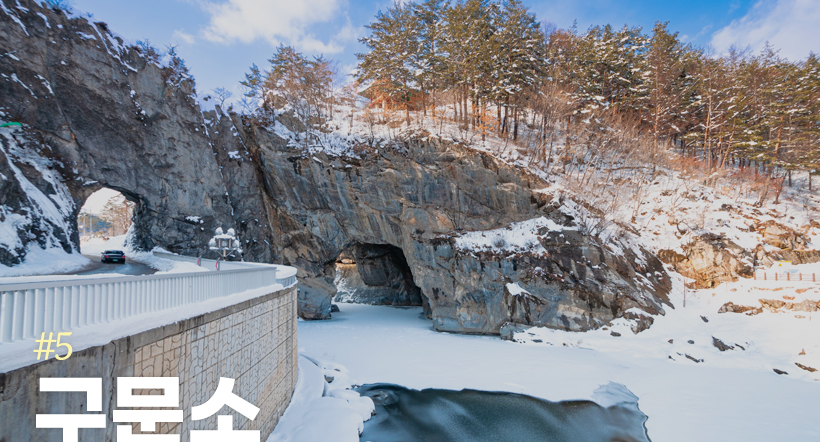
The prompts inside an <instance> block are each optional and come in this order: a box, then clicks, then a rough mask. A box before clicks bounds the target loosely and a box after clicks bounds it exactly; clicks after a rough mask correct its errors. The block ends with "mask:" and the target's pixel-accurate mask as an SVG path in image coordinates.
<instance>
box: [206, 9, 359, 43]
mask: <svg viewBox="0 0 820 442" xmlns="http://www.w3.org/2000/svg"><path fill="white" fill-rule="evenodd" d="M343 1H344V0H227V1H225V2H222V3H210V2H204V3H201V4H202V5H203V8H204V9H205V10H206V11H207V12H208V13H210V14H211V21H210V23H209V25H208V26H207V27H206V28H205V29H204V30H203V36H204V37H205V38H206V39H208V40H210V41H214V42H219V43H233V42H242V43H251V42H253V41H256V40H264V41H267V42H268V43H270V44H271V45H274V46H277V45H279V44H280V43H284V44H288V45H293V46H295V47H297V48H299V49H300V50H303V51H307V52H322V53H337V52H341V51H342V50H343V49H344V45H345V43H346V42H347V41H349V38H350V37H349V35H350V34H351V31H350V29H349V28H350V27H351V26H350V24H349V22H348V24H347V25H343V26H342V28H341V30H340V31H338V32H337V34H336V36H334V37H332V38H330V40H329V41H327V42H325V41H322V40H321V39H319V38H317V37H316V36H315V35H314V34H313V33H311V32H310V31H309V29H310V28H311V27H312V26H315V25H320V24H331V25H332V24H333V22H335V21H336V20H337V18H338V17H340V16H342V17H344V15H343V14H342V13H340V9H341V5H342V2H343ZM353 34H355V33H353Z"/></svg>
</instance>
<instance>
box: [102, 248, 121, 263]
mask: <svg viewBox="0 0 820 442" xmlns="http://www.w3.org/2000/svg"><path fill="white" fill-rule="evenodd" d="M100 262H116V263H122V264H125V253H124V252H123V251H122V250H106V251H105V252H102V255H101V258H100Z"/></svg>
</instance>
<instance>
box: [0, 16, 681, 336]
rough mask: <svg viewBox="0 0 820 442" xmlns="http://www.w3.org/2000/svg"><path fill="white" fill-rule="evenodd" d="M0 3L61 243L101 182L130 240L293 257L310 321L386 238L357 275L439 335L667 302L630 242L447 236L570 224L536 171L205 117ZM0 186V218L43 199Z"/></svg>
mask: <svg viewBox="0 0 820 442" xmlns="http://www.w3.org/2000/svg"><path fill="white" fill-rule="evenodd" d="M0 3H2V4H3V5H4V6H3V10H2V11H0V23H2V26H0V53H5V55H4V56H3V57H2V58H0V88H1V89H0V94H2V97H3V100H2V101H1V102H0V112H2V115H0V118H2V119H3V120H5V121H20V122H22V123H23V124H24V128H23V129H22V130H18V131H16V132H14V135H9V136H13V137H16V139H18V140H17V141H16V142H15V143H16V144H17V145H18V146H23V147H21V149H23V150H24V151H25V152H27V154H30V155H35V156H36V157H37V158H39V159H40V160H42V162H44V163H48V164H49V165H50V166H49V167H50V168H51V169H49V170H53V171H54V172H53V173H54V176H56V177H58V178H59V179H58V181H59V183H57V184H56V186H57V187H59V188H61V189H64V191H65V193H66V194H67V195H68V197H67V198H68V199H69V200H70V201H69V204H68V207H67V208H66V209H65V211H64V213H61V214H60V215H59V216H57V218H59V219H60V221H61V222H62V225H57V226H56V227H54V226H53V228H52V230H53V231H54V232H56V233H53V234H48V235H51V236H53V237H54V238H55V241H56V242H57V243H60V244H62V245H63V246H64V248H66V249H67V250H68V249H71V247H72V246H76V245H77V243H78V238H77V229H76V224H77V221H76V215H77V212H78V210H79V208H80V207H81V206H82V204H83V202H84V201H85V199H86V198H87V197H88V195H90V194H91V193H92V192H93V191H95V190H97V189H99V188H101V187H103V186H104V187H109V188H112V189H115V190H118V191H120V192H122V193H123V194H124V195H126V197H127V198H129V199H131V200H132V201H134V202H136V203H137V207H136V211H135V227H134V228H135V234H136V241H137V245H138V246H140V247H143V248H151V247H154V246H162V247H165V248H167V249H169V250H171V251H174V252H179V253H185V254H193V255H198V254H203V253H207V252H206V251H205V249H204V245H205V244H206V241H207V239H208V238H209V237H210V236H211V235H212V232H213V229H214V228H216V227H218V226H223V227H234V228H235V229H236V230H237V232H238V234H239V236H240V237H241V239H242V241H243V247H244V258H245V259H247V260H254V261H267V262H282V263H284V264H288V265H294V266H296V267H298V268H299V277H300V291H299V300H300V304H299V307H300V315H302V316H303V317H305V318H310V319H321V318H327V317H329V315H330V301H331V298H332V296H333V294H334V293H335V285H334V283H333V279H334V276H335V271H336V270H335V269H336V261H337V259H339V258H340V256H341V255H342V254H343V252H344V251H345V250H356V249H357V248H358V250H370V251H373V250H379V249H380V248H384V247H386V246H392V247H395V248H397V249H400V250H401V252H402V254H403V257H402V258H403V260H402V259H400V258H399V257H395V258H390V260H389V263H388V262H387V261H379V259H381V258H380V257H382V256H387V255H384V254H382V255H378V254H372V256H370V255H368V254H367V253H360V254H359V255H358V258H360V259H362V260H370V261H367V262H364V261H363V262H362V266H363V267H362V269H364V270H361V269H360V273H361V274H362V277H363V278H364V280H365V282H367V281H371V282H373V281H380V280H381V279H383V280H384V281H385V282H384V283H385V284H394V283H396V281H398V279H402V280H404V279H406V278H405V277H404V275H407V274H408V272H409V274H410V275H412V279H413V283H414V285H415V286H417V287H418V288H419V289H420V295H421V298H422V300H423V302H424V303H425V305H426V307H427V311H428V313H429V315H430V317H432V318H433V321H434V326H435V327H436V328H437V329H438V330H448V331H458V332H471V333H497V332H498V330H499V328H500V327H501V325H502V324H503V323H505V322H508V321H511V322H517V323H527V324H533V325H548V326H552V327H556V328H562V329H568V330H585V329H589V328H593V327H598V326H600V325H602V324H604V323H606V322H608V321H610V320H611V319H613V318H615V317H620V316H623V315H624V314H626V313H625V312H626V311H627V310H629V309H630V308H632V307H637V308H639V309H641V310H643V311H646V312H649V313H652V314H657V313H661V312H662V309H661V303H662V302H664V301H665V294H666V293H667V292H668V290H669V278H668V275H666V273H665V272H664V270H663V267H662V266H661V265H660V263H659V262H658V261H657V259H655V258H654V257H653V256H651V255H650V254H648V253H646V252H644V251H641V250H639V251H637V252H630V253H633V256H630V255H629V253H627V254H626V255H624V254H623V253H616V252H614V251H613V249H612V248H610V247H608V246H606V245H602V244H598V243H597V242H596V240H595V239H593V238H588V237H585V236H584V235H581V234H580V233H578V234H574V235H573V234H569V233H567V236H568V237H567V238H564V237H563V236H562V237H561V238H562V239H561V240H558V239H557V237H556V235H557V234H558V233H556V232H555V231H543V232H534V233H533V235H534V236H533V238H535V239H534V241H536V242H538V243H540V244H541V246H540V247H542V248H543V249H538V250H537V251H529V252H520V253H518V252H516V253H510V252H500V253H489V252H487V253H483V252H481V253H479V252H475V251H471V250H469V249H464V248H460V247H459V246H458V244H457V243H458V238H459V237H461V236H463V235H464V234H466V233H467V232H472V231H483V230H487V229H498V228H505V227H506V226H509V225H510V224H511V223H516V222H519V221H524V220H529V219H532V218H537V217H545V218H546V219H549V220H552V221H553V222H555V223H558V224H560V225H561V226H564V227H566V228H567V229H570V230H572V229H574V227H573V226H574V222H573V220H572V219H571V216H568V215H566V214H565V213H564V212H562V211H561V210H559V208H560V206H561V204H560V203H559V202H558V201H553V198H552V197H551V196H550V195H548V194H543V193H540V192H537V191H536V190H537V189H541V188H543V187H545V183H544V182H542V181H541V180H540V179H539V178H537V177H535V176H532V175H530V174H528V173H526V172H524V171H522V170H519V169H516V168H515V167H512V166H509V165H507V164H505V163H503V162H500V161H498V160H496V159H494V158H492V157H490V156H489V155H486V154H484V153H481V152H476V151H473V150H471V149H469V148H467V147H463V146H460V145H458V144H455V143H452V142H445V141H441V140H437V139H434V138H428V137H426V136H424V135H419V136H415V137H408V138H407V139H405V140H403V141H397V142H383V143H382V144H378V143H377V144H364V143H361V144H356V143H353V144H352V145H351V146H350V148H349V150H348V151H347V153H346V154H344V155H341V154H337V155H328V154H327V153H321V152H320V153H313V154H309V153H307V152H306V150H305V149H303V148H299V147H296V146H295V145H294V144H293V143H289V140H287V139H286V138H285V137H283V136H281V135H277V132H276V131H275V129H271V130H269V129H266V128H265V127H263V126H260V125H256V124H253V122H252V121H249V120H243V119H242V117H239V116H236V115H225V114H223V113H222V112H221V111H219V109H217V110H216V111H211V112H205V113H204V114H203V113H202V112H201V111H200V109H199V107H198V106H197V104H196V103H195V102H194V101H193V99H192V98H191V96H190V92H191V90H192V88H193V83H192V81H191V80H189V79H185V78H182V79H179V78H176V77H175V76H174V72H173V71H170V70H169V68H163V67H161V66H159V65H158V64H156V63H154V62H151V61H149V60H147V59H146V57H145V56H144V54H142V53H141V52H140V51H138V50H137V49H135V48H131V47H126V46H124V45H123V44H122V42H121V41H118V40H117V39H116V38H115V37H112V36H111V35H110V34H109V33H108V31H107V28H106V27H105V25H104V24H101V23H88V22H87V21H86V20H85V19H82V18H68V17H66V16H65V14H63V13H61V12H58V11H52V10H43V9H42V8H40V7H39V6H37V5H36V4H34V3H33V2H27V1H24V0H20V2H19V5H18V3H17V2H15V1H14V0H0ZM12 52H13V54H10V53H12ZM12 55H13V56H12ZM282 121H285V120H282ZM281 124H282V123H281V122H280V123H277V125H281ZM9 150H10V147H9V148H6V149H5V154H7V156H8V154H9ZM21 158H22V156H20V155H17V156H14V155H11V156H8V158H7V163H8V164H9V165H10V166H9V167H18V168H19V169H20V170H21V171H22V172H21V173H22V174H23V175H25V176H26V177H27V179H30V181H37V182H40V183H42V185H41V187H42V188H43V189H45V190H44V191H43V192H44V194H47V195H50V194H53V193H54V192H52V191H51V190H49V189H48V185H47V183H46V182H45V181H44V180H43V178H42V173H41V172H37V171H35V170H31V168H28V169H26V170H24V168H22V167H21V165H24V164H28V163H27V162H26V161H25V159H21ZM29 162H30V161H29ZM2 167H5V165H3V166H0V168H2ZM3 170H5V169H0V172H3ZM3 173H4V174H5V175H6V176H8V174H6V172H3ZM38 177H39V178H38ZM46 181H47V180H46ZM17 182H18V183H19V182H20V180H17ZM12 184H13V183H11V184H8V185H12ZM3 185H4V186H5V185H7V184H3ZM52 187H54V186H52ZM55 192H56V191H55ZM4 195H5V196H4V197H3V198H4V199H3V200H2V201H1V202H2V204H3V207H4V210H6V211H7V212H9V213H11V212H14V213H26V212H27V213H30V214H31V213H36V212H37V211H38V210H40V209H41V208H39V207H38V204H39V203H38V202H37V201H35V200H32V199H30V198H28V199H27V198H25V197H24V195H23V193H20V192H17V193H9V194H4ZM52 199H53V198H52ZM194 217H195V218H194ZM0 221H2V220H0ZM43 223H46V224H48V222H47V221H42V223H40V224H37V223H34V224H29V225H23V224H19V223H18V227H17V236H18V237H19V238H24V237H25V238H29V239H30V238H31V237H32V236H33V237H38V236H40V235H41V234H40V233H38V232H39V231H38V230H36V229H35V228H34V227H32V226H33V225H35V224H36V225H41V224H43ZM55 223H56V222H53V223H52V224H55ZM56 224H59V223H56ZM48 235H46V236H48ZM21 242H22V243H24V245H25V244H26V241H23V240H22V239H21ZM41 245H42V244H41ZM351 248H353V249H351ZM0 249H2V245H0ZM7 249H8V248H7ZM391 250H392V249H391ZM25 251H26V249H25V247H23V246H19V245H18V247H17V248H16V249H14V251H13V252H9V250H5V251H0V262H2V263H3V264H6V265H9V264H16V263H18V262H20V259H21V258H22V256H23V255H24V254H25ZM391 253H392V252H391ZM635 253H637V255H635ZM390 266H393V267H396V268H395V269H393V268H392V267H390ZM399 267H401V268H399ZM362 272H364V273H362ZM378 272H382V273H384V275H386V276H385V277H384V278H382V277H381V276H380V275H381V274H380V273H378ZM637 274H640V275H644V274H646V275H647V276H646V277H643V276H640V278H638V277H636V275H637ZM390 275H392V276H390ZM399 275H402V276H401V277H399ZM397 278H398V279H397ZM374 284H379V282H374ZM510 284H518V285H517V287H521V288H522V289H523V292H517V291H516V293H511V291H510V288H509V285H510ZM407 287H409V285H408V286H407ZM405 291H412V288H410V289H408V290H405ZM514 291H515V290H514Z"/></svg>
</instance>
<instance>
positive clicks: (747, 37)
mask: <svg viewBox="0 0 820 442" xmlns="http://www.w3.org/2000/svg"><path fill="white" fill-rule="evenodd" d="M524 3H525V4H526V5H527V6H529V8H530V10H531V11H532V12H534V13H535V14H536V15H537V17H538V20H539V21H542V22H552V23H554V24H556V25H557V26H558V27H561V28H568V27H570V26H572V23H573V22H574V21H576V20H577V23H578V29H579V30H585V29H587V28H588V27H589V26H591V25H596V24H607V23H609V24H612V25H613V26H616V27H620V26H623V25H624V24H629V25H630V26H642V27H643V28H644V29H645V30H647V31H649V30H651V28H652V26H653V24H654V23H655V22H656V21H668V22H669V27H670V29H671V30H673V31H677V32H679V33H680V35H681V36H682V38H683V39H684V40H686V41H689V42H692V43H694V44H697V45H700V46H711V47H713V48H714V50H715V52H716V53H721V52H724V51H726V50H727V49H728V48H729V47H730V46H731V45H737V46H740V47H746V46H749V47H751V48H752V49H753V50H759V49H760V48H761V47H762V46H763V45H764V44H765V42H766V41H770V42H771V43H772V44H773V45H774V46H775V47H778V48H781V55H783V56H786V57H788V58H790V59H793V60H796V59H801V58H805V57H806V56H807V55H808V54H809V52H810V51H815V52H820V33H818V32H815V31H814V27H815V26H817V23H820V0H711V1H710V0H689V1H682V0H681V1H662V0H543V1H537V0H524ZM71 4H72V5H73V6H74V8H75V10H76V11H78V12H86V13H91V14H93V17H94V20H98V21H105V22H107V23H108V24H109V25H111V29H112V30H113V31H114V32H116V33H118V34H120V35H122V36H123V37H124V38H126V39H128V40H131V41H136V40H144V39H148V40H150V41H151V43H152V44H153V45H154V46H157V47H158V48H164V47H165V46H166V45H169V44H171V45H176V46H177V52H178V53H179V54H180V55H181V56H182V58H184V59H185V61H186V63H187V64H188V67H189V68H190V69H191V71H192V73H193V75H194V77H195V78H196V80H197V89H198V91H199V93H200V96H202V95H204V94H206V93H209V92H210V91H211V90H212V89H214V88H217V87H225V88H227V89H229V90H232V91H234V92H235V93H236V94H237V95H238V82H239V81H240V80H241V79H243V78H244V73H245V72H247V70H248V67H249V66H250V65H251V64H252V63H256V64H257V65H259V66H260V67H262V68H264V67H265V66H266V64H267V62H266V60H267V59H268V58H270V56H271V54H272V53H273V52H274V50H275V48H276V46H278V45H279V44H280V43H284V44H286V45H293V46H295V47H297V48H298V49H299V50H301V51H303V52H305V53H309V54H313V55H319V54H324V55H325V56H326V57H328V58H331V59H334V60H336V61H337V62H338V63H339V67H340V70H341V71H344V72H348V71H349V70H350V69H352V68H353V67H354V66H355V63H356V56H355V54H356V53H357V52H360V51H362V47H361V45H360V44H359V43H358V41H357V39H358V38H359V37H362V36H363V35H365V31H366V30H365V29H364V25H366V24H367V23H369V22H370V21H371V20H372V18H373V16H374V15H375V14H376V12H378V11H379V10H380V9H385V8H386V7H387V6H388V5H389V4H390V1H387V0H384V1H382V0H376V1H372V0H368V1H350V0H140V1H123V0H72V1H71Z"/></svg>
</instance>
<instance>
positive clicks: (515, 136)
mask: <svg viewBox="0 0 820 442" xmlns="http://www.w3.org/2000/svg"><path fill="white" fill-rule="evenodd" d="M513 141H518V106H516V107H515V109H514V110H513Z"/></svg>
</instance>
